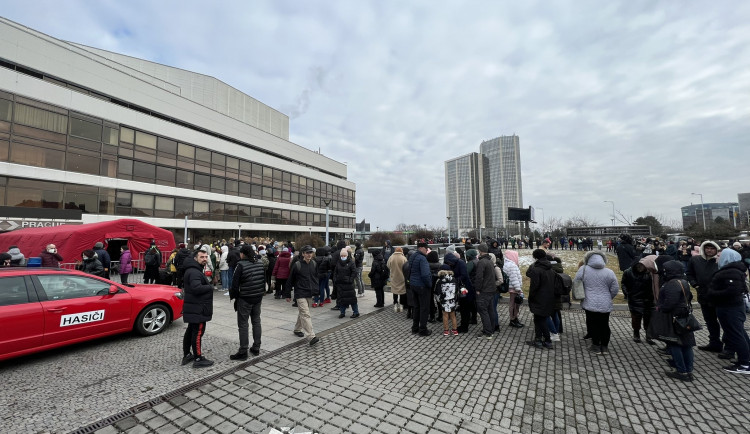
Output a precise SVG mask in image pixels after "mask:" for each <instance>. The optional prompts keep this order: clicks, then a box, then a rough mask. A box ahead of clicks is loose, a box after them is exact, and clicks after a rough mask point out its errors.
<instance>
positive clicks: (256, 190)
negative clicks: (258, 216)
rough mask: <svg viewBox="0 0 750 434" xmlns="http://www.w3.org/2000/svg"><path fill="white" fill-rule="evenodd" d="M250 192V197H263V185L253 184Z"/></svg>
mask: <svg viewBox="0 0 750 434" xmlns="http://www.w3.org/2000/svg"><path fill="white" fill-rule="evenodd" d="M250 194H251V197H254V198H256V199H261V198H262V197H263V187H262V186H260V185H257V184H253V185H252V190H251V192H250Z"/></svg>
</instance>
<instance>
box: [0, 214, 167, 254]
mask: <svg viewBox="0 0 750 434" xmlns="http://www.w3.org/2000/svg"><path fill="white" fill-rule="evenodd" d="M113 238H119V239H126V240H128V248H129V249H130V252H131V254H132V255H133V259H138V255H139V253H141V252H145V251H146V250H148V248H149V246H150V244H151V241H155V242H156V246H157V247H158V248H159V250H161V251H162V252H171V251H172V249H174V247H175V242H174V235H172V233H171V232H169V231H168V230H166V229H162V228H159V227H156V226H152V225H150V224H147V223H143V222H142V221H140V220H135V219H119V220H112V221H108V222H100V223H88V224H83V225H62V226H53V227H43V228H26V229H19V230H16V231H11V232H7V233H4V234H0V251H2V252H7V251H8V247H9V246H13V245H15V246H18V247H19V248H20V249H21V253H23V254H24V255H25V256H26V257H27V258H29V257H33V256H39V253H41V252H42V251H44V248H45V247H46V246H47V244H54V245H55V246H57V252H58V253H59V254H60V256H62V257H63V262H76V261H77V260H79V259H81V252H83V251H84V250H86V249H92V248H93V247H94V244H96V243H97V242H98V241H101V242H105V241H106V240H110V239H113ZM105 247H106V242H105Z"/></svg>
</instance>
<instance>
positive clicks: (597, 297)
mask: <svg viewBox="0 0 750 434" xmlns="http://www.w3.org/2000/svg"><path fill="white" fill-rule="evenodd" d="M575 280H581V281H583V285H584V287H585V291H586V298H585V299H584V300H583V301H582V302H581V307H582V308H583V309H584V310H585V311H586V324H588V328H589V332H590V334H591V340H592V345H591V348H589V351H591V352H592V353H593V354H601V355H606V354H608V353H609V348H608V347H609V338H610V335H611V331H610V328H609V314H610V312H612V309H613V304H612V299H614V298H615V296H616V295H617V293H618V292H619V291H620V286H619V285H618V283H617V277H616V276H615V273H614V271H612V270H610V269H609V268H607V256H606V255H605V254H604V253H602V252H599V251H593V250H592V251H590V252H588V253H586V256H585V258H584V265H583V266H582V267H581V268H579V269H578V272H576V277H575Z"/></svg>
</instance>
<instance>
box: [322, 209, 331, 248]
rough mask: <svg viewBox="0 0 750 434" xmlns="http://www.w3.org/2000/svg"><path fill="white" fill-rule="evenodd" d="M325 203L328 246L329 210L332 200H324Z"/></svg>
mask: <svg viewBox="0 0 750 434" xmlns="http://www.w3.org/2000/svg"><path fill="white" fill-rule="evenodd" d="M323 203H324V204H326V246H327V245H328V209H329V205H330V204H331V199H323Z"/></svg>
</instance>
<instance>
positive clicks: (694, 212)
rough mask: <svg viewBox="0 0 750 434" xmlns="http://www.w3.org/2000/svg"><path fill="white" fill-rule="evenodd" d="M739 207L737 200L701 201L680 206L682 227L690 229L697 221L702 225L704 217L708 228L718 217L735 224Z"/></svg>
mask: <svg viewBox="0 0 750 434" xmlns="http://www.w3.org/2000/svg"><path fill="white" fill-rule="evenodd" d="M738 208H739V204H738V203H737V202H725V203H704V204H700V203H699V204H693V205H688V206H683V207H682V208H680V210H681V211H682V227H683V228H685V229H688V228H689V227H691V226H693V225H694V224H696V223H697V224H698V225H700V226H701V227H702V226H703V221H704V217H705V222H706V227H707V228H708V227H710V226H711V225H712V224H713V223H714V222H715V221H716V219H717V218H722V219H723V220H724V221H727V222H729V223H730V224H734V222H735V212H736V211H737V210H738Z"/></svg>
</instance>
